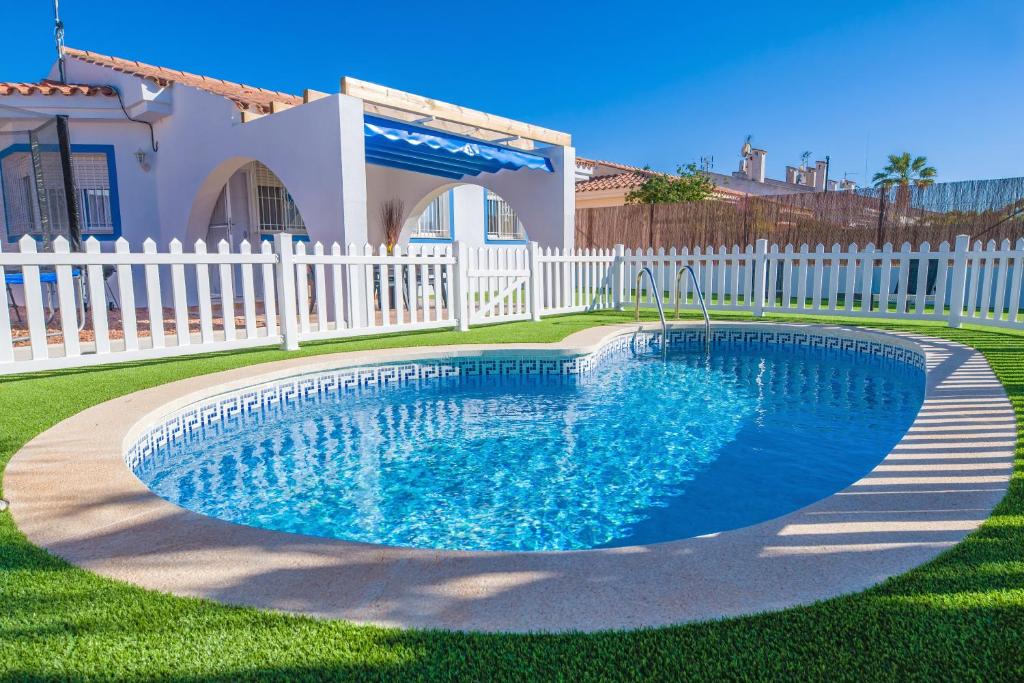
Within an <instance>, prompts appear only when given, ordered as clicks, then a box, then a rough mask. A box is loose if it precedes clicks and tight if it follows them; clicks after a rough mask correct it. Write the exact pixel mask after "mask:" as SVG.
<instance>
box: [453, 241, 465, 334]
mask: <svg viewBox="0 0 1024 683" xmlns="http://www.w3.org/2000/svg"><path fill="white" fill-rule="evenodd" d="M452 255H453V256H454V257H455V277H453V278H452V285H453V286H452V298H453V300H454V302H455V316H456V318H457V319H458V321H459V331H461V332H466V331H467V330H469V299H468V298H467V297H468V296H469V261H468V254H467V253H466V247H465V245H464V244H462V242H461V241H459V240H456V241H455V244H454V245H453V247H452Z"/></svg>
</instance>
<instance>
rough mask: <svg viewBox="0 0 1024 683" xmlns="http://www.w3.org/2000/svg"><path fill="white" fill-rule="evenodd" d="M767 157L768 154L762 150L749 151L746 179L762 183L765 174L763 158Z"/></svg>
mask: <svg viewBox="0 0 1024 683" xmlns="http://www.w3.org/2000/svg"><path fill="white" fill-rule="evenodd" d="M767 156H768V152H766V151H764V150H763V149H752V150H750V156H749V157H747V159H748V161H747V179H748V180H753V181H754V182H756V183H763V182H764V172H765V163H766V162H765V157H767Z"/></svg>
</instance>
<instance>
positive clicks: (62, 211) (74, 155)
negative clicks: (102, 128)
mask: <svg viewBox="0 0 1024 683" xmlns="http://www.w3.org/2000/svg"><path fill="white" fill-rule="evenodd" d="M76 147H77V149H76ZM78 150H81V151H78ZM39 156H40V164H39V169H38V170H39V175H40V176H41V178H40V180H41V183H40V182H37V174H36V173H35V172H34V170H33V164H32V154H31V152H30V151H29V150H28V145H14V146H12V147H9V148H8V150H7V152H6V153H4V154H3V156H2V157H0V176H2V177H3V187H2V190H3V199H4V219H5V222H6V224H7V237H8V239H10V240H12V241H15V240H17V239H19V238H20V237H22V236H24V235H37V236H43V232H44V226H43V221H42V218H41V217H42V216H43V215H45V216H46V219H47V220H46V223H47V224H48V225H49V233H50V235H66V234H67V232H68V208H67V197H65V195H64V180H63V179H64V174H63V172H62V170H61V166H60V154H59V153H58V152H56V151H55V150H51V149H49V148H44V149H43V151H42V152H41V154H40V155H39ZM71 164H72V168H73V169H74V174H75V189H76V191H77V195H78V197H77V199H78V205H79V206H78V210H79V220H80V221H81V227H82V235H83V236H98V237H117V234H118V232H119V227H120V225H119V220H118V218H117V211H116V207H117V199H116V194H115V193H114V191H113V183H112V178H113V176H114V173H113V148H110V151H107V150H104V151H85V150H82V146H72V151H71ZM40 184H41V185H42V188H41V189H42V193H41V195H40V187H39V185H40Z"/></svg>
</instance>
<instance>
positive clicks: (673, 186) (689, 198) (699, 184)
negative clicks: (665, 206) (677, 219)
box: [626, 164, 715, 204]
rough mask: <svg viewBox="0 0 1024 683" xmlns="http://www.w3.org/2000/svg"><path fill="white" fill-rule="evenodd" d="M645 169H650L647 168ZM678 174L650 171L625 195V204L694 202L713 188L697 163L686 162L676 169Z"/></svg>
mask: <svg viewBox="0 0 1024 683" xmlns="http://www.w3.org/2000/svg"><path fill="white" fill-rule="evenodd" d="M646 170H650V169H649V168H648V169H646ZM676 173H678V175H675V176H673V175H669V174H667V173H653V172H652V173H651V177H650V178H648V179H647V181H646V182H645V183H644V184H643V185H641V186H640V187H638V188H637V189H635V190H633V191H632V192H630V193H629V194H627V195H626V203H627V204H662V203H677V202H695V201H700V200H702V199H707V198H708V197H710V196H711V193H712V192H714V190H715V184H714V183H713V182H712V181H711V177H710V176H709V175H708V174H707V173H705V172H704V171H702V170H700V169H699V168H697V164H687V165H686V166H680V167H679V168H677V169H676Z"/></svg>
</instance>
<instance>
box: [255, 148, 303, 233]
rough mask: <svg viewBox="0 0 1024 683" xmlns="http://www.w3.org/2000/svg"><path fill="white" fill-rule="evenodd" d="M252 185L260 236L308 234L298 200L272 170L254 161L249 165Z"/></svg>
mask: <svg viewBox="0 0 1024 683" xmlns="http://www.w3.org/2000/svg"><path fill="white" fill-rule="evenodd" d="M249 184H250V190H251V193H250V196H251V198H252V201H253V203H254V204H255V209H256V211H255V214H256V219H257V221H256V223H257V229H258V230H259V233H260V235H274V234H277V233H279V232H280V233H290V234H293V235H305V234H306V224H305V223H304V222H303V220H302V214H300V213H299V208H298V207H297V206H296V205H295V200H294V199H292V196H291V194H289V193H288V190H287V189H286V188H285V186H284V183H282V182H281V180H280V179H279V178H278V177H277V176H276V175H274V172H273V171H271V170H270V169H269V168H267V167H266V166H264V165H263V164H261V163H260V162H258V161H254V162H253V163H252V164H251V166H250V167H249Z"/></svg>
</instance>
